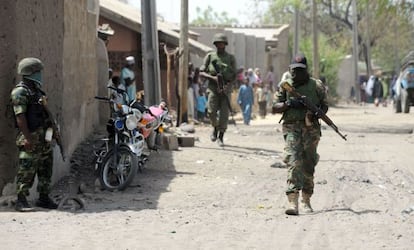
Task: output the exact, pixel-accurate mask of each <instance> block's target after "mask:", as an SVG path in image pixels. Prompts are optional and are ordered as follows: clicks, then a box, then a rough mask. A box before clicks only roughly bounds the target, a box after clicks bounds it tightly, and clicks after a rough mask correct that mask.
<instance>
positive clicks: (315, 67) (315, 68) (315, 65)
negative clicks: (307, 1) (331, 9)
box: [312, 0, 320, 79]
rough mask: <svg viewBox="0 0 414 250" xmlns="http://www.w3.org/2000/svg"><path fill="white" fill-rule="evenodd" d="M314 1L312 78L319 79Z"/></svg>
mask: <svg viewBox="0 0 414 250" xmlns="http://www.w3.org/2000/svg"><path fill="white" fill-rule="evenodd" d="M317 9H318V8H317V4H316V0H312V31H313V32H312V40H313V77H315V78H317V79H319V77H320V72H319V45H318V13H317Z"/></svg>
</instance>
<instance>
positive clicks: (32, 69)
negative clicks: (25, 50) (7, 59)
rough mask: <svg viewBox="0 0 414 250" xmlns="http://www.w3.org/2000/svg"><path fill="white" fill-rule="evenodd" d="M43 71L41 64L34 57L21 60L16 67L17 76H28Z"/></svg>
mask: <svg viewBox="0 0 414 250" xmlns="http://www.w3.org/2000/svg"><path fill="white" fill-rule="evenodd" d="M42 69H43V63H42V61H40V60H39V59H37V58H35V57H27V58H24V59H22V60H21V61H20V62H19V65H18V66H17V74H19V75H23V76H29V75H32V74H33V73H36V72H38V71H41V70H42Z"/></svg>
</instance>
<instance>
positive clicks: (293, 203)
mask: <svg viewBox="0 0 414 250" xmlns="http://www.w3.org/2000/svg"><path fill="white" fill-rule="evenodd" d="M287 197H288V201H289V207H288V209H286V211H285V213H286V214H287V215H298V214H299V208H298V199H299V193H290V194H288V195H287Z"/></svg>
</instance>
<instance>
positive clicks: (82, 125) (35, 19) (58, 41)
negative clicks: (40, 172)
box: [0, 0, 97, 190]
mask: <svg viewBox="0 0 414 250" xmlns="http://www.w3.org/2000/svg"><path fill="white" fill-rule="evenodd" d="M96 4H97V1H96V0H77V1H71V0H64V1H62V0H43V1H26V0H16V1H3V2H2V7H1V8H0V23H2V24H5V23H7V25H3V26H4V27H3V28H2V29H1V31H0V32H1V33H0V46H1V47H0V49H1V51H2V52H3V53H2V56H1V59H0V80H1V82H2V84H1V85H0V95H1V97H2V98H1V99H0V100H1V101H0V102H1V103H0V109H1V112H0V115H1V116H4V112H3V109H4V107H5V106H6V103H7V102H8V100H9V95H10V91H11V89H12V88H13V86H14V84H15V83H16V82H17V81H19V80H20V79H19V77H18V76H17V75H16V64H17V63H18V61H19V60H20V59H22V58H24V57H29V56H32V57H38V58H39V59H41V60H42V61H43V63H44V66H45V69H44V75H43V78H44V87H43V89H44V90H45V91H46V93H47V94H48V96H49V108H50V110H51V112H52V113H53V114H54V116H55V118H56V120H57V122H58V124H59V125H60V128H61V133H62V140H63V143H64V145H63V146H64V149H65V151H66V155H67V158H69V156H70V154H71V153H72V152H73V151H74V149H75V148H76V146H77V145H78V144H79V142H81V141H82V140H83V139H84V138H85V137H86V136H87V135H88V134H89V133H91V132H92V130H93V126H94V125H95V124H96V123H97V104H96V101H95V100H94V99H93V97H94V96H95V94H96V93H97V83H96V82H97V76H96V74H97V70H96V49H95V43H96V40H95V39H96V22H97V19H96V15H97V13H96V10H97V9H96ZM88 8H89V11H88ZM14 79H16V80H14ZM2 121H6V122H2V123H0V139H1V143H0V190H1V189H2V188H3V186H4V185H5V184H6V183H9V182H13V181H14V176H15V174H16V167H15V166H16V162H17V158H16V157H17V154H16V153H17V152H16V149H15V144H14V140H15V135H16V133H15V129H14V126H13V122H12V121H10V120H8V119H7V118H5V117H3V119H2ZM59 154H60V153H59V149H58V148H57V147H55V151H54V156H55V160H54V175H53V181H56V180H57V179H58V178H60V177H61V176H62V175H64V174H66V173H68V171H69V161H68V160H67V161H66V162H63V161H62V159H61V158H60V155H59Z"/></svg>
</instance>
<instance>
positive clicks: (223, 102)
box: [200, 34, 237, 143]
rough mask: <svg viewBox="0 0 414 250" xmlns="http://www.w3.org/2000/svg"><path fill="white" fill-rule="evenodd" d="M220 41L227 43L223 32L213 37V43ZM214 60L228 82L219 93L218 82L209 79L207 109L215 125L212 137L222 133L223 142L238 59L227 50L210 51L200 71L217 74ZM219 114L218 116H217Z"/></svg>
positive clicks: (225, 81)
mask: <svg viewBox="0 0 414 250" xmlns="http://www.w3.org/2000/svg"><path fill="white" fill-rule="evenodd" d="M218 42H223V43H225V45H227V37H225V36H224V35H223V34H216V35H215V37H214V39H213V44H216V43H218ZM213 62H215V63H216V65H217V66H218V69H219V70H220V73H221V74H222V75H223V80H224V84H226V88H225V92H224V93H219V91H218V86H217V82H215V81H213V80H209V82H208V86H207V98H208V102H207V109H208V115H209V118H210V121H211V125H212V126H213V127H214V129H215V131H214V132H213V133H215V135H214V136H213V137H212V140H215V139H213V138H214V137H215V138H216V137H217V132H219V133H220V136H221V137H220V141H221V143H222V138H223V134H224V132H225V131H226V130H227V124H228V120H229V112H230V110H229V104H228V101H229V100H228V98H229V97H230V94H231V87H230V86H229V85H230V84H231V83H232V82H234V81H235V79H236V70H237V69H236V60H235V58H234V56H233V55H232V54H229V53H227V52H226V51H221V52H220V51H216V52H210V53H209V54H207V55H206V57H205V58H204V63H203V65H202V66H201V67H200V71H204V72H206V73H208V74H210V75H212V76H215V75H217V72H216V69H215V67H214V65H213ZM217 115H218V117H217Z"/></svg>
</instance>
